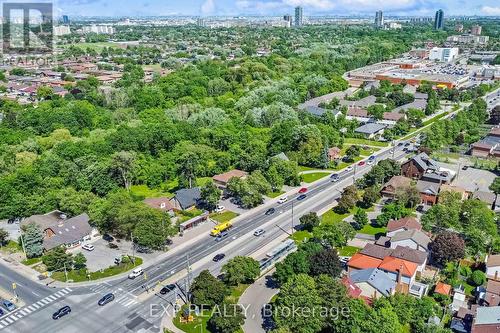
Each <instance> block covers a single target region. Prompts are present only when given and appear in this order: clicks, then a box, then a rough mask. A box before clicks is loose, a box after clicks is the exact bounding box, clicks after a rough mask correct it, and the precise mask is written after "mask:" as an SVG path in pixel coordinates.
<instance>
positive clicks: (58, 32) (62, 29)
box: [54, 25, 71, 36]
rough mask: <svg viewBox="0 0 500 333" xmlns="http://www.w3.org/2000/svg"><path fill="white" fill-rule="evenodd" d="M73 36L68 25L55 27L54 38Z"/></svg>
mask: <svg viewBox="0 0 500 333" xmlns="http://www.w3.org/2000/svg"><path fill="white" fill-rule="evenodd" d="M69 34H71V30H70V29H69V26H67V25H59V26H55V27H54V36H64V35H69Z"/></svg>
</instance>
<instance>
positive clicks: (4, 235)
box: [0, 228, 9, 246]
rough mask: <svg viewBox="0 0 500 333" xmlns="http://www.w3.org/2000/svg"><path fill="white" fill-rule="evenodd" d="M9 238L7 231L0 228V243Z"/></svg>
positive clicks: (5, 241) (2, 243)
mask: <svg viewBox="0 0 500 333" xmlns="http://www.w3.org/2000/svg"><path fill="white" fill-rule="evenodd" d="M8 240H9V233H8V232H7V231H6V230H5V229H4V228H0V245H1V246H3V245H5V244H6V243H7V242H8Z"/></svg>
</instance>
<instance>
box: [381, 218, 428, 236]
mask: <svg viewBox="0 0 500 333" xmlns="http://www.w3.org/2000/svg"><path fill="white" fill-rule="evenodd" d="M403 230H422V225H421V224H420V222H419V221H418V220H417V219H416V218H415V217H413V216H407V217H403V218H400V219H399V220H390V221H389V223H387V237H392V236H394V235H395V234H396V233H397V232H398V231H403Z"/></svg>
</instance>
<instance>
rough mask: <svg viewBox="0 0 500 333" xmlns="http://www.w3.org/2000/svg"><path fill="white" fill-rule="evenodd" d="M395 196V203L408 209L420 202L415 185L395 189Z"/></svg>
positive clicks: (418, 192)
mask: <svg viewBox="0 0 500 333" xmlns="http://www.w3.org/2000/svg"><path fill="white" fill-rule="evenodd" d="M395 196H396V201H398V202H399V203H401V204H402V205H403V206H405V207H409V208H413V207H415V206H416V205H418V204H419V203H420V201H421V200H422V199H421V197H420V191H419V190H418V189H417V187H416V186H415V185H410V186H408V187H398V188H397V189H396V193H395Z"/></svg>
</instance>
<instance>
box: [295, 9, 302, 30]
mask: <svg viewBox="0 0 500 333" xmlns="http://www.w3.org/2000/svg"><path fill="white" fill-rule="evenodd" d="M302 14H303V13H302V7H300V6H299V7H295V26H296V27H300V26H302V23H303V22H302Z"/></svg>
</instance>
